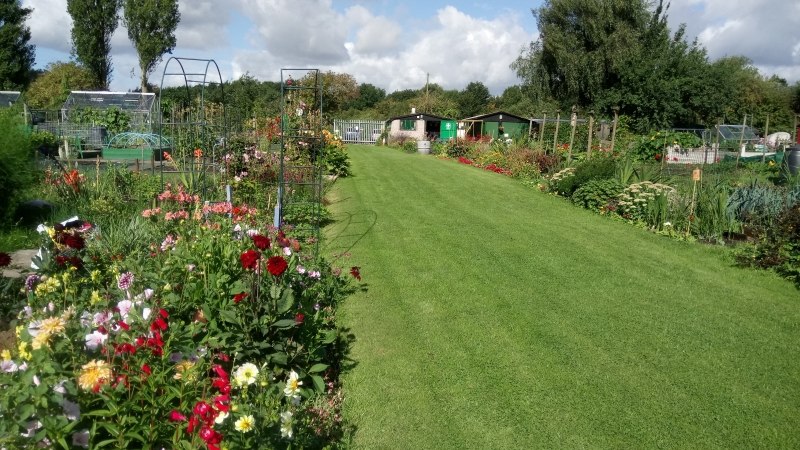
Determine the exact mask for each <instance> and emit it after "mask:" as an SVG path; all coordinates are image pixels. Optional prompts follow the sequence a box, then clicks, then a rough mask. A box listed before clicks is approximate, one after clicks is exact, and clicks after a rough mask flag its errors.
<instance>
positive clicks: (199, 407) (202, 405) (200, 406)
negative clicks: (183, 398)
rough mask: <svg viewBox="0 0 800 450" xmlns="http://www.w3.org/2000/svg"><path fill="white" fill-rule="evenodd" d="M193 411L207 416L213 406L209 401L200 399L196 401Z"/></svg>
mask: <svg viewBox="0 0 800 450" xmlns="http://www.w3.org/2000/svg"><path fill="white" fill-rule="evenodd" d="M192 411H194V413H195V414H197V415H198V416H205V415H206V414H208V412H209V411H211V407H210V406H209V405H208V403H206V402H203V401H199V402H197V403H195V405H194V409H193V410H192Z"/></svg>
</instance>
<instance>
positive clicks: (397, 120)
mask: <svg viewBox="0 0 800 450" xmlns="http://www.w3.org/2000/svg"><path fill="white" fill-rule="evenodd" d="M386 128H387V129H388V130H389V137H395V138H396V137H400V136H406V137H407V138H410V139H414V140H417V141H421V140H448V139H450V138H454V137H456V121H455V120H454V119H448V118H447V117H441V116H437V115H434V114H428V113H412V114H406V115H405V116H397V117H392V118H390V119H388V120H386Z"/></svg>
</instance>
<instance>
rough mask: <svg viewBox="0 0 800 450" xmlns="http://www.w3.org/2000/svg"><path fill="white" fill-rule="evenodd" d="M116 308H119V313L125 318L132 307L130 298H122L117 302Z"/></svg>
mask: <svg viewBox="0 0 800 450" xmlns="http://www.w3.org/2000/svg"><path fill="white" fill-rule="evenodd" d="M117 308H119V315H120V316H122V318H123V319H127V318H128V314H130V312H131V309H132V308H133V302H132V301H130V300H122V301H121V302H119V303H117Z"/></svg>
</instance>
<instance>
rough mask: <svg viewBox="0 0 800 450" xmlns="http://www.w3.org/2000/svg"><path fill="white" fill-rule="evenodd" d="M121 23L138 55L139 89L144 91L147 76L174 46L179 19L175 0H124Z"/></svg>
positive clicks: (145, 89) (179, 15)
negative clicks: (140, 86) (140, 85)
mask: <svg viewBox="0 0 800 450" xmlns="http://www.w3.org/2000/svg"><path fill="white" fill-rule="evenodd" d="M124 2H125V6H124V8H125V13H124V15H123V23H124V24H125V27H126V28H127V29H128V38H129V39H130V40H131V43H132V44H133V47H134V48H135V49H136V52H137V53H138V54H139V70H140V71H141V80H142V92H147V89H148V88H147V77H148V76H149V75H150V73H151V72H152V71H153V70H155V68H156V66H158V64H159V63H160V62H161V58H162V56H164V54H165V53H172V49H173V48H175V43H176V41H175V29H176V28H178V22H180V20H181V14H180V12H178V1H177V0H124Z"/></svg>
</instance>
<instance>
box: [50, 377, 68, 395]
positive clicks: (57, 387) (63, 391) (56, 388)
mask: <svg viewBox="0 0 800 450" xmlns="http://www.w3.org/2000/svg"><path fill="white" fill-rule="evenodd" d="M66 382H67V380H61V381H59V382H58V384H57V385H55V386H53V392H58V393H59V394H61V395H65V394H66V393H67V389H66V388H65V387H64V383H66Z"/></svg>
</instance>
